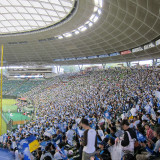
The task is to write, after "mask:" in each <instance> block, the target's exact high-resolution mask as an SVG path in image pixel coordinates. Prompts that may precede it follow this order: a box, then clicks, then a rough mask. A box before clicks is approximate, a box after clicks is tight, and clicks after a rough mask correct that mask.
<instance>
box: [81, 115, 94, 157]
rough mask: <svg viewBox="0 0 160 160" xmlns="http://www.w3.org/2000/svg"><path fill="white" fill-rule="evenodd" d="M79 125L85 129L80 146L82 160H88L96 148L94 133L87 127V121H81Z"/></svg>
mask: <svg viewBox="0 0 160 160" xmlns="http://www.w3.org/2000/svg"><path fill="white" fill-rule="evenodd" d="M80 125H81V126H82V127H83V128H84V129H85V131H84V136H83V140H82V142H81V145H82V146H83V153H82V160H89V159H90V157H92V156H94V155H95V151H96V147H97V135H96V131H95V130H94V129H92V128H91V127H90V126H89V123H88V120H87V119H84V118H83V119H82V120H81V122H80Z"/></svg>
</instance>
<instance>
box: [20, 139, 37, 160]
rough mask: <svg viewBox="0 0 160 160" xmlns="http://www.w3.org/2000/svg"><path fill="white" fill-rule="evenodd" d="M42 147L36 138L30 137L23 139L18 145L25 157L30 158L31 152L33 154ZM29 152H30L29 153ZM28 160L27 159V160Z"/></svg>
mask: <svg viewBox="0 0 160 160" xmlns="http://www.w3.org/2000/svg"><path fill="white" fill-rule="evenodd" d="M39 147H40V144H39V142H38V140H36V137H35V136H30V137H27V138H25V139H22V140H21V141H20V142H19V144H18V149H19V151H20V152H21V153H23V154H24V156H25V155H26V156H28V157H30V155H31V154H29V153H31V152H33V151H34V150H36V149H38V148H39ZM28 151H29V152H28ZM26 160H27V158H26Z"/></svg>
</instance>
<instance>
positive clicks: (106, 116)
mask: <svg viewBox="0 0 160 160" xmlns="http://www.w3.org/2000/svg"><path fill="white" fill-rule="evenodd" d="M104 117H105V118H106V119H111V115H110V113H109V112H108V111H107V110H106V111H105V112H104Z"/></svg>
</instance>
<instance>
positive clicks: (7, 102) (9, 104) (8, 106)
mask: <svg viewBox="0 0 160 160" xmlns="http://www.w3.org/2000/svg"><path fill="white" fill-rule="evenodd" d="M16 103H17V102H16V99H3V100H2V106H3V107H2V110H3V112H8V110H10V112H17V106H16V105H15V104H16Z"/></svg>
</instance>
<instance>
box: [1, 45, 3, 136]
mask: <svg viewBox="0 0 160 160" xmlns="http://www.w3.org/2000/svg"><path fill="white" fill-rule="evenodd" d="M2 67H3V45H2V46H1V106H0V107H1V124H0V135H2V98H3V97H2V81H3V69H2Z"/></svg>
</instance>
